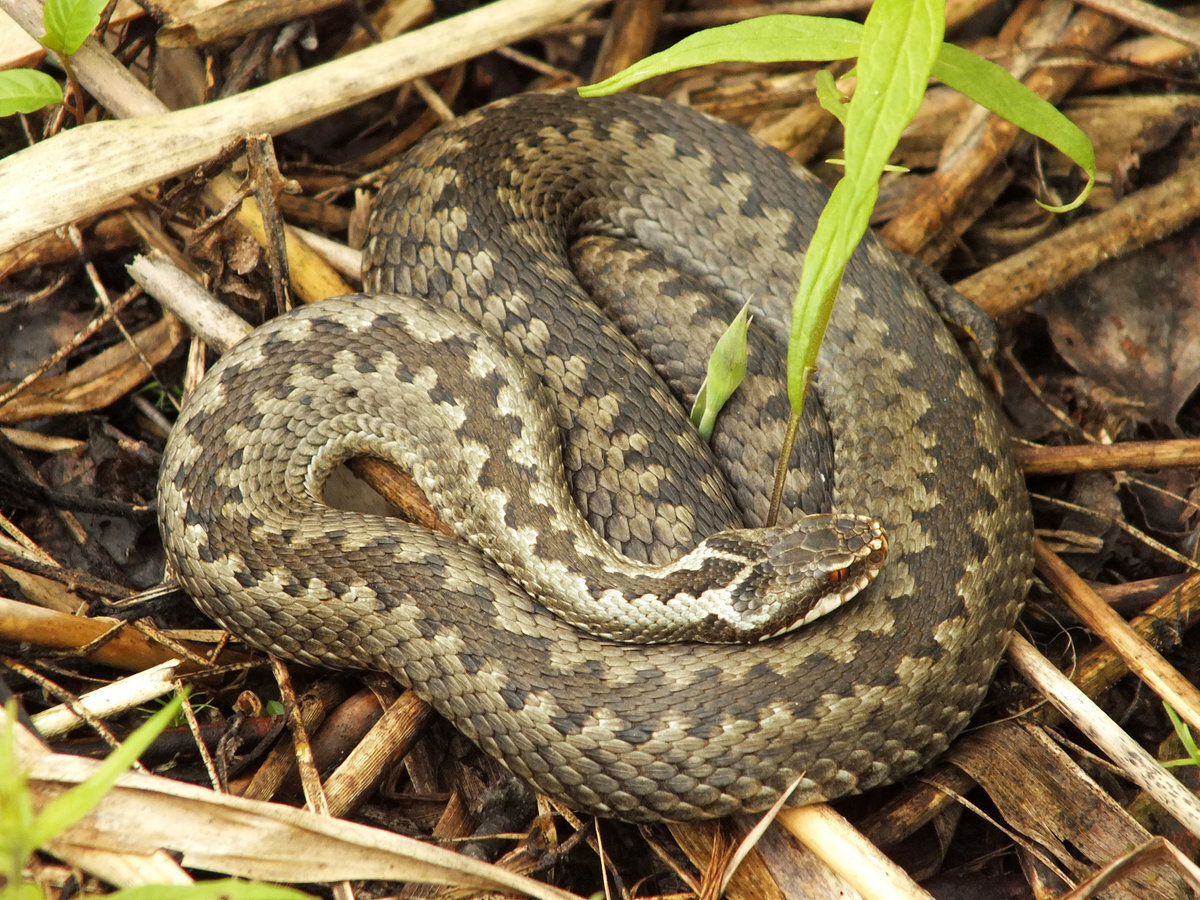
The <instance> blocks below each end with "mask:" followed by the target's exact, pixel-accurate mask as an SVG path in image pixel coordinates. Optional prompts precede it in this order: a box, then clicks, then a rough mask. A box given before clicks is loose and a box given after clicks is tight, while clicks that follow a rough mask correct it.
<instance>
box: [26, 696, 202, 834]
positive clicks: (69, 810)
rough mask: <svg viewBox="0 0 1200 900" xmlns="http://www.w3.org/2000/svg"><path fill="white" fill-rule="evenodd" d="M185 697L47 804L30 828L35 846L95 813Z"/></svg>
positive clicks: (148, 723) (174, 700)
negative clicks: (85, 777) (87, 775)
mask: <svg viewBox="0 0 1200 900" xmlns="http://www.w3.org/2000/svg"><path fill="white" fill-rule="evenodd" d="M183 697H184V694H182V693H180V694H176V696H175V697H174V699H172V700H171V702H170V703H168V704H167V705H166V706H164V707H163V708H162V709H160V710H159V711H158V712H156V713H155V714H154V715H153V716H151V717H150V718H149V719H148V720H146V722H144V723H143V724H142V725H141V727H139V728H138V729H137V730H136V731H135V732H134V733H133V734H131V735H130V736H129V737H127V738H126V739H125V741H124V742H123V743H122V744H121V746H120V747H118V748H117V749H116V750H114V751H113V752H112V753H111V754H109V755H108V756H107V757H106V758H105V760H104V762H102V763H101V764H100V767H99V768H97V769H96V771H95V772H93V773H92V776H91V777H90V778H89V779H88V780H87V781H84V782H83V783H81V784H77V785H75V787H73V788H71V789H70V790H69V791H67V792H66V793H65V794H60V795H59V796H58V797H55V798H54V799H53V800H51V801H50V802H49V803H47V804H46V805H45V806H43V807H42V811H41V812H40V813H39V814H38V817H37V819H36V820H35V821H34V823H33V827H32V828H30V832H29V838H28V841H29V842H30V843H31V844H32V845H33V846H34V847H40V846H42V845H43V844H44V843H46V841H48V840H50V839H51V838H53V837H55V836H56V835H58V834H61V833H62V832H63V831H65V830H66V829H68V828H70V827H71V826H72V825H74V824H75V823H76V822H78V821H79V820H80V819H82V818H83V817H84V816H86V815H87V814H88V813H89V812H91V810H92V809H93V808H95V806H96V804H97V803H99V802H100V801H101V800H103V799H104V795H105V794H107V793H108V792H109V791H110V790H111V789H112V786H113V785H114V784H115V783H116V781H117V779H118V778H120V777H121V775H123V774H124V773H125V770H126V769H128V768H129V767H130V766H132V765H133V764H134V763H135V762H137V758H138V757H139V756H141V755H142V754H143V753H144V752H145V751H146V748H147V747H149V746H150V744H151V743H152V742H153V741H154V739H155V738H156V737H158V735H159V734H160V733H161V732H162V730H163V729H164V728H166V727H167V725H168V724H169V723H170V721H171V718H172V717H173V716H174V715H175V713H177V712H178V711H179V708H180V707H181V706H183Z"/></svg>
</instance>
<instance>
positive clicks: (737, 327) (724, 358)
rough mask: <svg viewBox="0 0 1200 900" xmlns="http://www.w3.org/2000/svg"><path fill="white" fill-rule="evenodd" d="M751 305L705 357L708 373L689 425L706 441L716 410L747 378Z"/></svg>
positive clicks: (742, 310) (732, 323)
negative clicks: (706, 358)
mask: <svg viewBox="0 0 1200 900" xmlns="http://www.w3.org/2000/svg"><path fill="white" fill-rule="evenodd" d="M749 310H750V304H749V303H747V304H746V305H745V306H743V307H742V308H741V310H740V311H739V312H738V314H737V315H736V316H734V317H733V321H732V322H730V323H729V327H727V328H726V329H725V331H724V332H723V333H722V334H721V336H720V337H719V338H717V345H716V347H714V348H713V352H712V355H711V356H710V357H709V358H708V374H707V375H706V376H705V378H704V383H703V384H702V385H700V391H699V392H698V393H697V394H696V402H695V403H693V404H692V424H694V425H695V426H696V429H697V430H698V431H699V432H700V437H701V438H703V439H704V440H705V441H709V440H711V439H712V432H713V426H714V425H716V422H717V413H719V412H720V411H721V407H723V406H724V405H725V403H726V401H728V400H729V398H730V397H731V396H733V392H734V391H736V390H737V388H738V385H740V384H741V383H742V379H743V378H745V377H746V334H747V332H748V331H749V330H750V316H749V315H748V313H749Z"/></svg>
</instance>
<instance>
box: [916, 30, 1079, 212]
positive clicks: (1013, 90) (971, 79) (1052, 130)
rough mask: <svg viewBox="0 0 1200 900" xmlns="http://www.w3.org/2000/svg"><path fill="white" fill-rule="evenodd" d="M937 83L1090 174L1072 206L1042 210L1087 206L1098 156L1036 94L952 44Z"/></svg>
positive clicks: (944, 53)
mask: <svg viewBox="0 0 1200 900" xmlns="http://www.w3.org/2000/svg"><path fill="white" fill-rule="evenodd" d="M933 77H934V78H937V79H938V80H939V81H942V82H944V83H945V84H947V85H949V86H950V87H952V88H954V89H955V90H956V91H958V92H959V93H960V94H963V95H965V96H967V97H970V98H971V99H972V100H974V101H975V102H976V103H978V104H979V105H980V106H985V107H987V108H988V109H990V110H991V111H992V112H994V113H996V114H998V115H1001V116H1003V117H1004V118H1006V119H1008V121H1010V122H1012V123H1013V124H1014V125H1017V126H1019V127H1020V128H1022V129H1023V130H1025V131H1028V132H1029V133H1030V134H1032V135H1034V136H1035V137H1040V138H1041V139H1042V140H1044V141H1046V143H1048V144H1051V145H1053V146H1054V147H1056V148H1057V149H1058V150H1060V151H1062V152H1063V153H1065V154H1066V155H1067V156H1069V157H1070V158H1071V159H1072V160H1073V161H1074V162H1075V164H1076V165H1078V166H1079V167H1080V168H1081V169H1083V170H1084V171H1085V172H1087V176H1088V183H1087V186H1086V187H1084V189H1083V190H1082V191H1081V192H1080V194H1079V196H1078V197H1076V198H1075V199H1074V200H1073V201H1072V202H1071V203H1068V204H1067V205H1066V206H1046V205H1045V204H1042V206H1045V208H1046V209H1048V210H1050V211H1051V212H1067V211H1068V210H1072V209H1075V208H1076V207H1077V206H1079V205H1080V204H1081V203H1083V202H1084V201H1085V200H1087V198H1088V195H1089V194H1091V192H1092V185H1093V184H1095V183H1096V155H1095V153H1094V152H1093V150H1092V143H1091V141H1089V140H1088V139H1087V135H1085V134H1084V133H1083V132H1082V131H1080V130H1079V128H1078V127H1076V125H1075V124H1074V123H1073V122H1072V121H1071V120H1070V119H1068V118H1067V117H1066V116H1064V115H1063V114H1062V113H1061V112H1059V111H1058V110H1057V109H1055V107H1054V105H1053V104H1052V103H1048V102H1047V101H1045V100H1043V99H1042V98H1041V97H1039V96H1038V95H1037V94H1035V93H1033V91H1031V90H1029V89H1028V88H1027V87H1025V85H1023V84H1021V82H1019V81H1018V80H1017V79H1015V78H1013V77H1012V75H1010V74H1009V73H1008V72H1006V71H1005V70H1004V69H1002V68H1001V67H1000V66H998V65H996V64H995V63H994V62H991V61H990V60H986V59H983V58H982V57H979V56H976V55H975V54H974V53H969V52H967V51H966V50H963V49H962V48H961V47H955V46H954V45H953V44H943V45H942V49H941V52H940V53H939V54H938V60H937V63H936V64H935V65H934V67H933Z"/></svg>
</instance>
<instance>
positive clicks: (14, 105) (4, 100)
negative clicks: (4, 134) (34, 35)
mask: <svg viewBox="0 0 1200 900" xmlns="http://www.w3.org/2000/svg"><path fill="white" fill-rule="evenodd" d="M61 102H62V88H60V87H59V86H58V82H57V81H55V80H54V79H53V78H51V77H50V76H49V75H47V74H46V73H45V72H39V71H37V70H36V69H8V70H7V71H4V72H0V116H11V115H15V114H16V113H31V112H34V111H35V110H39V109H41V108H42V107H43V106H52V105H54V104H55V103H61Z"/></svg>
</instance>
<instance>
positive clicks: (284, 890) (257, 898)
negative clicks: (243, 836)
mask: <svg viewBox="0 0 1200 900" xmlns="http://www.w3.org/2000/svg"><path fill="white" fill-rule="evenodd" d="M108 896H109V900H312V895H311V894H305V893H304V892H303V891H298V890H296V889H295V888H289V887H280V886H279V885H275V884H262V883H261V882H255V881H240V880H239V879H237V878H221V879H219V880H216V881H198V882H196V883H195V884H178V885H161V884H147V885H142V886H140V887H134V888H124V889H123V890H120V891H117V892H116V893H115V894H109V895H108Z"/></svg>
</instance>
